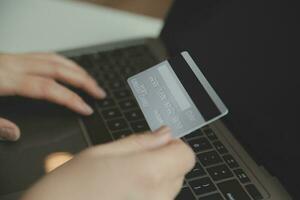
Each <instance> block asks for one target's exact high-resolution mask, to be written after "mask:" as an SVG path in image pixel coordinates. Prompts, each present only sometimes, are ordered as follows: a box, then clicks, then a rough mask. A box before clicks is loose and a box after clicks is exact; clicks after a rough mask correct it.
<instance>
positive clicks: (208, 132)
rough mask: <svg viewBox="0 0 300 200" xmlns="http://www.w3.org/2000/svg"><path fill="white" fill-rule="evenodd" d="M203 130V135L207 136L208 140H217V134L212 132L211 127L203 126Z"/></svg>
mask: <svg viewBox="0 0 300 200" xmlns="http://www.w3.org/2000/svg"><path fill="white" fill-rule="evenodd" d="M203 132H204V133H205V135H206V136H207V137H208V139H209V140H210V141H214V140H217V139H218V138H217V136H216V135H215V133H214V132H213V130H212V129H211V128H204V129H203Z"/></svg>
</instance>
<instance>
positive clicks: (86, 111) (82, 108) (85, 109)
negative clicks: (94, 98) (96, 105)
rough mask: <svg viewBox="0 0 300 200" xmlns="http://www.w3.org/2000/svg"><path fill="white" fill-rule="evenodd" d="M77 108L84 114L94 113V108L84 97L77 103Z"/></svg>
mask: <svg viewBox="0 0 300 200" xmlns="http://www.w3.org/2000/svg"><path fill="white" fill-rule="evenodd" d="M75 109H76V110H77V111H78V112H79V113H81V114H83V115H91V114H93V113H94V110H93V109H92V108H91V107H90V106H89V105H88V104H87V103H85V102H84V101H83V100H82V99H79V100H78V102H77V103H76V108H75Z"/></svg>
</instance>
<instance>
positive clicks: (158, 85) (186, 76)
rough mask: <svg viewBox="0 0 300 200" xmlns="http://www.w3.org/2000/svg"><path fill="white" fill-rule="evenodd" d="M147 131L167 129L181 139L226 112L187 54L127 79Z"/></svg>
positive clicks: (183, 53) (184, 53)
mask: <svg viewBox="0 0 300 200" xmlns="http://www.w3.org/2000/svg"><path fill="white" fill-rule="evenodd" d="M128 83H129V86H130V88H131V89H132V91H133V94H134V96H135V98H136V100H137V102H138V104H139V106H140V107H141V110H142V112H143V114H144V116H145V118H146V120H147V123H148V124H149V126H150V128H151V130H152V131H153V130H156V129H157V128H159V127H161V126H162V125H167V126H169V127H171V129H172V134H173V137H175V138H180V137H183V136H185V135H187V134H189V133H191V132H193V131H194V130H196V129H199V128H201V127H203V126H205V125H207V124H209V123H211V122H213V121H215V120H217V119H219V118H221V117H222V116H224V115H226V114H227V113H228V110H227V108H226V106H225V105H224V103H223V102H222V100H221V99H220V98H219V96H218V95H217V94H216V92H215V91H214V89H213V88H212V87H211V85H210V84H209V83H208V81H207V80H206V78H205V77H204V75H203V74H202V73H201V71H200V69H199V67H198V66H197V65H196V64H195V62H194V61H193V59H192V58H191V56H190V55H189V54H188V53H187V52H182V53H181V55H180V56H178V57H175V58H172V59H170V60H168V61H164V62H162V63H160V64H158V65H156V66H154V67H151V68H149V69H147V70H145V71H143V72H140V73H139V74H137V75H134V76H132V77H130V78H129V79H128Z"/></svg>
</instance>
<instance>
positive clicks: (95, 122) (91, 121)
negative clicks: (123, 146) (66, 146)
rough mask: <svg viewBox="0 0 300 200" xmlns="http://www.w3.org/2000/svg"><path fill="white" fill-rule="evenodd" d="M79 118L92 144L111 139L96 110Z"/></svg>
mask: <svg viewBox="0 0 300 200" xmlns="http://www.w3.org/2000/svg"><path fill="white" fill-rule="evenodd" d="M81 119H82V121H83V123H84V126H85V128H86V130H87V132H88V135H89V137H90V140H91V142H92V144H93V145H96V144H102V143H106V142H110V141H112V137H111V135H110V133H109V132H108V130H107V128H106V127H105V125H104V123H103V120H102V119H101V117H100V115H99V114H98V113H97V112H95V113H94V114H92V115H90V116H87V117H82V118H81Z"/></svg>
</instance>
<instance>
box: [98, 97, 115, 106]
mask: <svg viewBox="0 0 300 200" xmlns="http://www.w3.org/2000/svg"><path fill="white" fill-rule="evenodd" d="M97 104H98V105H99V107H100V108H109V107H112V106H115V105H116V103H115V102H114V100H113V99H111V98H105V99H103V100H100V101H97Z"/></svg>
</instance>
